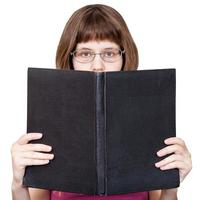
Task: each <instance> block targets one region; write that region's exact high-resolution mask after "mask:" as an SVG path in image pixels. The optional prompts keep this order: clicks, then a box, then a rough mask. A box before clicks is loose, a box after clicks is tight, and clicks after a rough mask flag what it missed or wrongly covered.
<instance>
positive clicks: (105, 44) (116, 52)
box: [73, 40, 123, 72]
mask: <svg viewBox="0 0 200 200" xmlns="http://www.w3.org/2000/svg"><path fill="white" fill-rule="evenodd" d="M122 53H123V52H122V51H121V50H120V47H119V45H117V44H116V43H114V42H110V41H107V40H105V41H100V42H98V41H89V42H81V43H78V44H77V46H76V50H75V51H74V52H73V66H74V69H75V70H83V71H94V72H108V71H120V70H121V68H122V64H123V58H122Z"/></svg>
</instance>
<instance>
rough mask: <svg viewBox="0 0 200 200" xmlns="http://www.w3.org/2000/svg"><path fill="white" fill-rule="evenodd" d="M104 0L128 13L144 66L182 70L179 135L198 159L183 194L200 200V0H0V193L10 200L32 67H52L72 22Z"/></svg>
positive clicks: (185, 199)
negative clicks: (13, 149) (13, 152)
mask: <svg viewBox="0 0 200 200" xmlns="http://www.w3.org/2000/svg"><path fill="white" fill-rule="evenodd" d="M90 3H105V4H108V5H111V6H113V7H114V8H115V9H116V10H118V11H119V12H120V13H121V14H122V16H123V17H124V19H125V21H126V22H127V25H128V26H129V29H130V31H131V33H132V35H133V38H134V39H135V42H136V44H137V46H138V50H139V55H140V67H139V69H151V68H153V69H155V68H169V67H173V68H176V69H177V135H178V137H181V138H183V139H184V140H185V141H186V143H187V145H188V148H189V149H190V151H191V153H192V157H193V170H192V172H191V173H190V174H189V176H188V177H187V178H186V179H185V180H184V182H183V183H182V184H181V187H180V189H179V199H181V200H193V199H194V200H196V199H198V198H199V186H198V185H199V182H198V180H199V178H200V175H199V169H200V166H199V164H200V162H199V161H200V158H199V155H198V154H199V153H198V152H199V146H200V145H199V137H198V134H200V132H199V126H200V118H199V114H200V107H199V104H200V96H199V92H200V89H199V87H200V55H199V54H200V39H199V38H200V29H199V26H200V23H199V19H200V6H199V5H198V0H197V1H195V0H166V1H160V0H151V1H149V0H146V1H145V0H137V1H136V0H122V1H118V0H110V1H103V0H102V1H89V0H88V1H83V0H82V1H81V0H75V1H67V0H65V1H64V0H54V1H53V0H40V1H39V0H32V1H29V0H18V1H14V0H4V1H1V3H0V134H1V139H0V197H1V199H11V193H10V185H11V179H12V167H11V156H10V147H11V144H12V143H13V142H14V141H15V140H17V138H19V136H21V135H22V134H24V133H25V132H26V79H27V76H26V75H27V67H48V68H54V67H55V62H54V60H55V53H56V48H57V44H58V41H59V39H60V36H61V33H62V30H63V28H64V25H65V23H66V21H67V19H68V18H69V17H70V16H71V14H72V13H73V12H74V11H75V10H76V9H78V8H80V7H81V6H83V5H86V4H90Z"/></svg>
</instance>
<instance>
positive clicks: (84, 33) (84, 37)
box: [76, 10, 121, 46]
mask: <svg viewBox="0 0 200 200" xmlns="http://www.w3.org/2000/svg"><path fill="white" fill-rule="evenodd" d="M80 24H81V25H82V26H81V25H80V27H79V30H78V34H77V37H76V42H77V43H80V42H88V41H94V40H95V41H101V40H109V41H111V42H115V43H117V44H119V45H120V46H121V31H119V30H120V29H117V27H118V26H119V25H118V23H117V21H116V20H115V19H113V20H112V19H110V20H109V21H108V18H107V19H106V15H104V16H103V15H102V13H100V12H98V10H97V11H96V12H94V11H93V12H92V13H91V14H89V15H87V14H86V16H85V17H84V18H83V19H82V23H80ZM83 24H84V26H83Z"/></svg>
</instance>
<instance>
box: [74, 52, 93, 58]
mask: <svg viewBox="0 0 200 200" xmlns="http://www.w3.org/2000/svg"><path fill="white" fill-rule="evenodd" d="M76 56H77V57H91V56H92V53H91V52H90V51H81V52H76Z"/></svg>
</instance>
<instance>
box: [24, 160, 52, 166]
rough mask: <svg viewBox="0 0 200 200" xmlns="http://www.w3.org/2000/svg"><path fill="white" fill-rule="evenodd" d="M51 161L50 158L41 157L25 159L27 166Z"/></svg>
mask: <svg viewBox="0 0 200 200" xmlns="http://www.w3.org/2000/svg"><path fill="white" fill-rule="evenodd" d="M49 162H50V161H49V160H41V159H24V160H23V163H24V165H25V166H32V165H46V164H48V163H49Z"/></svg>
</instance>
